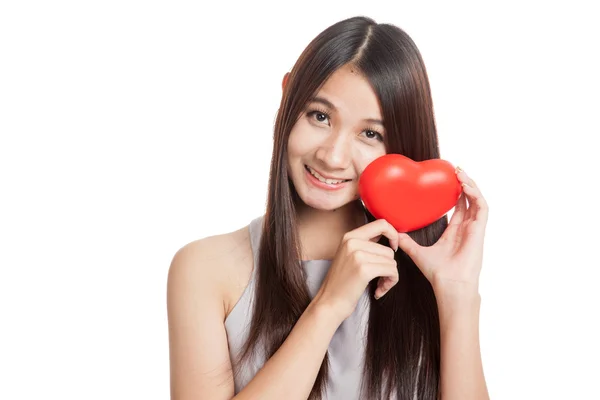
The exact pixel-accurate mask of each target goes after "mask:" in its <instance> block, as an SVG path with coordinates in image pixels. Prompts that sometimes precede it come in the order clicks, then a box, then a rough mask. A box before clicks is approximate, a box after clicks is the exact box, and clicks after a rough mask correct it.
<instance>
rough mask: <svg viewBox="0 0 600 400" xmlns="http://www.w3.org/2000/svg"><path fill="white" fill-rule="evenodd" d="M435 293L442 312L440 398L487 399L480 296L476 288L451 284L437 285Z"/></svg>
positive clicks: (440, 312)
mask: <svg viewBox="0 0 600 400" xmlns="http://www.w3.org/2000/svg"><path fill="white" fill-rule="evenodd" d="M457 285H458V284H457ZM435 293H436V297H437V303H438V310H439V316H440V335H441V371H440V373H441V399H442V400H455V399H456V400H471V399H472V400H487V399H489V394H488V391H487V386H486V382H485V377H484V373H483V365H482V360H481V350H480V347H479V308H480V304H481V297H480V295H479V293H478V292H477V290H476V289H465V288H463V287H453V286H450V285H444V286H443V285H438V286H436V287H435Z"/></svg>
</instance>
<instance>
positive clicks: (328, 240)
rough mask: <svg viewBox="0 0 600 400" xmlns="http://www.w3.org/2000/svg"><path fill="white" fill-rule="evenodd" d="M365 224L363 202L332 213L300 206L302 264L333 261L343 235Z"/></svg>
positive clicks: (354, 203) (298, 214) (299, 222)
mask: <svg viewBox="0 0 600 400" xmlns="http://www.w3.org/2000/svg"><path fill="white" fill-rule="evenodd" d="M365 221H366V217H365V213H364V211H363V208H362V205H361V204H360V202H356V201H353V202H350V203H348V204H347V205H345V206H344V207H342V208H338V209H336V210H332V211H323V210H317V209H314V208H311V207H308V206H306V205H305V204H304V203H301V204H300V205H298V208H297V224H298V233H299V236H300V246H301V249H302V255H301V256H302V260H332V259H333V258H334V256H335V253H336V251H337V248H338V246H339V244H340V241H341V240H342V237H343V236H344V234H345V233H346V232H349V231H351V230H353V229H356V228H358V227H359V226H362V225H364V223H365Z"/></svg>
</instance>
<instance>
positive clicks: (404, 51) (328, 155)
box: [167, 17, 488, 400]
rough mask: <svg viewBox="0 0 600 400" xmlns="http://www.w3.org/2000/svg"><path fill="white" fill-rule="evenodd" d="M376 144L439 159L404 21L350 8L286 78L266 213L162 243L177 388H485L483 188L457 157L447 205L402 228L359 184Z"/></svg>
mask: <svg viewBox="0 0 600 400" xmlns="http://www.w3.org/2000/svg"><path fill="white" fill-rule="evenodd" d="M386 153H400V154H403V155H405V156H407V157H410V158H412V159H413V160H415V161H421V160H426V159H431V158H439V149H438V139H437V133H436V126H435V121H434V113H433V105H432V100H431V94H430V89H429V83H428V78H427V74H426V69H425V66H424V64H423V60H422V58H421V56H420V53H419V51H418V49H417V47H416V46H415V44H414V43H413V41H412V40H411V39H410V37H409V36H408V35H407V34H406V33H405V32H403V31H402V30H401V29H399V28H398V27H395V26H393V25H389V24H377V23H375V21H373V20H371V19H368V18H365V17H356V18H350V19H347V20H344V21H341V22H339V23H336V24H334V25H332V26H330V27H329V28H328V29H326V30H325V31H323V32H322V33H321V34H319V35H318V36H317V37H316V38H315V39H314V40H313V41H312V42H311V43H310V44H309V45H308V47H307V48H306V49H305V51H304V52H303V53H302V54H301V56H300V58H299V59H298V61H297V63H296V65H295V66H294V68H293V69H292V71H291V72H290V73H289V74H286V75H285V77H284V79H283V97H282V100H281V106H280V109H279V112H278V115H277V120H276V124H275V135H274V147H273V157H272V162H271V174H270V181H269V192H268V200H267V208H266V212H265V214H264V215H263V216H260V217H258V218H256V219H254V220H252V221H251V222H250V223H249V225H248V226H246V227H243V228H241V229H240V230H238V231H235V232H231V233H228V234H222V235H215V236H212V237H207V238H204V239H201V240H198V241H195V242H192V243H189V244H187V245H186V246H184V247H182V248H181V249H180V250H179V251H178V252H177V253H176V254H175V256H174V258H173V261H172V264H171V267H170V270H169V278H168V296H167V297H168V315H169V335H170V355H171V359H170V362H171V393H172V398H173V399H174V400H184V399H190V400H191V399H211V400H220V399H223V400H224V399H231V398H235V399H240V400H241V399H264V400H268V399H277V400H280V399H286V400H295V399H307V398H311V399H318V398H321V399H343V400H350V399H390V398H392V399H413V398H415V399H439V398H441V399H443V400H453V399H457V400H468V399H478V400H481V399H487V398H488V393H487V388H486V383H485V379H484V374H483V368H482V362H481V354H480V349H479V306H480V296H479V291H478V281H479V273H480V269H481V264H482V252H483V242H484V231H485V226H486V222H487V212H488V211H487V210H488V208H487V205H486V202H485V200H484V198H483V197H482V195H481V193H480V191H479V189H478V188H477V185H476V184H475V182H473V180H472V179H470V178H469V177H468V176H467V175H466V174H465V172H464V171H461V170H460V169H457V176H458V179H459V180H460V182H462V184H463V193H462V195H461V197H460V199H459V201H458V203H457V205H456V208H455V211H454V214H453V215H452V218H451V220H450V221H449V222H448V219H447V217H444V218H442V219H440V220H438V221H437V222H435V223H433V224H431V225H429V226H427V227H425V228H423V229H420V230H418V231H415V232H410V234H408V235H407V234H400V233H398V232H397V231H396V230H395V229H394V228H393V227H392V226H391V225H390V224H389V223H388V222H386V221H385V220H374V219H373V218H372V216H371V215H370V214H369V213H368V212H366V211H365V210H364V208H363V206H362V203H361V201H360V199H359V197H358V178H359V177H360V174H361V172H362V171H363V170H364V168H365V167H366V166H367V165H368V164H369V163H370V162H371V161H373V160H374V159H376V158H377V157H380V156H382V155H384V154H386Z"/></svg>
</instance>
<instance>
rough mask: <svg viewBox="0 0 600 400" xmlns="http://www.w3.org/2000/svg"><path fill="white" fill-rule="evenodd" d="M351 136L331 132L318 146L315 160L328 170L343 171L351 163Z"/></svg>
mask: <svg viewBox="0 0 600 400" xmlns="http://www.w3.org/2000/svg"><path fill="white" fill-rule="evenodd" d="M350 136H351V135H345V134H343V132H340V131H337V132H332V133H331V134H330V135H329V136H328V137H327V138H326V139H325V140H324V141H323V142H322V143H321V145H320V146H319V148H318V149H317V152H316V154H315V156H316V158H317V159H318V160H319V161H321V162H322V163H323V166H325V167H327V168H328V169H329V170H343V169H347V168H348V167H350V164H351V162H352V148H351V138H350Z"/></svg>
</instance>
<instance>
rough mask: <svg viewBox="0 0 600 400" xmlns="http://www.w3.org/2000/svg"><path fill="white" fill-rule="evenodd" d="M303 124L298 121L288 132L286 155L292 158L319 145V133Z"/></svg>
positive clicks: (304, 153)
mask: <svg viewBox="0 0 600 400" xmlns="http://www.w3.org/2000/svg"><path fill="white" fill-rule="evenodd" d="M305 125H306V124H304V123H302V121H299V122H298V123H297V124H296V126H294V128H293V129H292V131H291V132H290V137H289V139H288V155H289V156H290V157H292V158H293V157H300V156H304V155H306V154H308V153H310V152H311V151H313V150H315V149H316V148H318V146H319V135H318V134H315V132H313V130H312V129H311V128H310V127H307V126H305Z"/></svg>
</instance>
